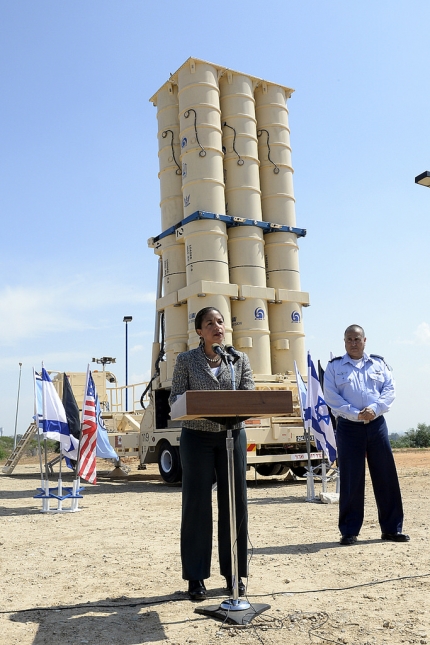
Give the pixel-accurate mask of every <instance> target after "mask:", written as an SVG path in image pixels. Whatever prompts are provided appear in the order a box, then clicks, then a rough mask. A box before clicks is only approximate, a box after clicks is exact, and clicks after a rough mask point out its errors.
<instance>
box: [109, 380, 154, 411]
mask: <svg viewBox="0 0 430 645" xmlns="http://www.w3.org/2000/svg"><path fill="white" fill-rule="evenodd" d="M147 385H148V383H147V382H142V383H133V384H132V385H127V386H125V385H121V386H118V387H108V388H106V396H107V402H105V404H104V406H105V411H106V412H142V406H141V404H140V398H141V396H142V393H143V392H144V390H145V389H146V387H147ZM126 391H127V400H128V410H126V409H125V400H126V396H125V393H126ZM143 403H144V405H145V407H146V406H147V404H148V403H149V399H148V394H146V395H145V397H144V399H143Z"/></svg>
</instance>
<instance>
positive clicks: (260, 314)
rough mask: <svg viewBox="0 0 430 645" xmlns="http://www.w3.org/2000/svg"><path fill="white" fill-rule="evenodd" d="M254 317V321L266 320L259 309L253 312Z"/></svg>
mask: <svg viewBox="0 0 430 645" xmlns="http://www.w3.org/2000/svg"><path fill="white" fill-rule="evenodd" d="M254 316H255V320H264V319H265V318H266V314H265V313H264V309H262V308H261V307H257V309H256V310H255V311H254Z"/></svg>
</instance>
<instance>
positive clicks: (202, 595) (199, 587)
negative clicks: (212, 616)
mask: <svg viewBox="0 0 430 645" xmlns="http://www.w3.org/2000/svg"><path fill="white" fill-rule="evenodd" d="M188 595H189V597H190V598H191V600H206V587H205V583H204V582H203V580H189V581H188Z"/></svg>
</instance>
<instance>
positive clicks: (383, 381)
mask: <svg viewBox="0 0 430 645" xmlns="http://www.w3.org/2000/svg"><path fill="white" fill-rule="evenodd" d="M356 363H357V361H355V360H354V359H352V358H351V357H350V356H349V354H345V355H344V356H342V357H340V358H334V359H332V360H331V361H330V362H329V363H328V365H327V369H326V371H325V374H324V398H325V401H326V403H327V405H328V406H330V408H331V410H332V412H333V414H334V416H335V417H344V418H345V419H349V420H350V421H358V415H359V413H360V411H361V410H363V408H366V407H369V408H371V409H372V410H373V411H374V412H375V414H376V416H377V417H379V416H380V415H381V414H384V413H385V412H388V410H389V409H390V407H391V404H392V403H393V401H394V398H395V395H396V394H395V389H394V380H393V377H392V375H391V372H390V369H389V367H388V365H387V364H386V363H385V361H384V359H383V358H382V357H381V356H376V355H375V354H370V355H367V354H366V353H364V354H363V357H362V359H361V360H360V361H359V362H358V365H361V367H358V365H356Z"/></svg>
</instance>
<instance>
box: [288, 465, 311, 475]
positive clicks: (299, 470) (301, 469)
mask: <svg viewBox="0 0 430 645" xmlns="http://www.w3.org/2000/svg"><path fill="white" fill-rule="evenodd" d="M290 468H291V472H292V473H293V475H295V476H296V477H306V473H307V472H308V470H307V468H306V466H291V465H290Z"/></svg>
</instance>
